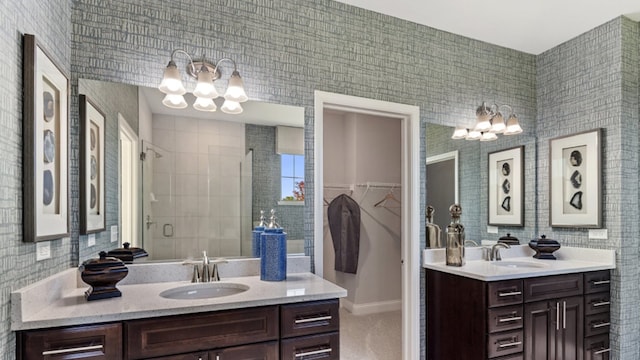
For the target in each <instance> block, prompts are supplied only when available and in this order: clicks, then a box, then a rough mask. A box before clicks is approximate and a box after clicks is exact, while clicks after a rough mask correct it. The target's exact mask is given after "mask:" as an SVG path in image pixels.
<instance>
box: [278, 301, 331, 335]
mask: <svg viewBox="0 0 640 360" xmlns="http://www.w3.org/2000/svg"><path fill="white" fill-rule="evenodd" d="M339 305H340V303H339V302H338V299H333V300H328V301H315V302H310V303H303V304H287V305H282V306H281V308H280V324H281V328H280V334H281V337H282V338H289V337H293V336H303V335H311V334H318V333H323V332H330V331H338V330H339V329H340V318H339V314H338V309H339Z"/></svg>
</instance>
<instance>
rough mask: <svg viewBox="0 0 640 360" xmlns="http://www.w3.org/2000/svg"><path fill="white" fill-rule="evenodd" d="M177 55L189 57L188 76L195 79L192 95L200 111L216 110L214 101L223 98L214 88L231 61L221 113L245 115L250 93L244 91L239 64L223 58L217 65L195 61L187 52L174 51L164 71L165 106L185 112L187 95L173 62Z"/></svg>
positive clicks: (161, 88)
mask: <svg viewBox="0 0 640 360" xmlns="http://www.w3.org/2000/svg"><path fill="white" fill-rule="evenodd" d="M177 53H180V54H184V55H185V56H186V57H187V58H188V63H187V66H186V72H187V74H188V75H189V76H190V77H192V78H194V79H196V80H197V83H196V87H195V89H194V90H193V95H194V96H195V97H196V100H195V102H194V103H193V107H194V109H196V110H200V111H216V109H217V106H216V104H215V103H214V102H213V99H215V98H217V97H219V96H220V94H219V93H218V90H217V89H216V87H215V86H214V83H215V81H216V80H218V79H220V78H221V77H222V72H221V71H220V64H221V63H222V62H224V61H228V62H231V63H232V64H233V73H231V77H229V82H228V84H227V91H226V92H225V94H224V103H223V104H222V107H221V108H220V110H222V112H224V113H227V114H240V113H242V106H241V105H240V103H243V102H245V101H247V100H248V97H247V94H246V93H245V92H244V84H243V82H242V78H241V77H240V73H239V72H238V69H237V67H236V62H235V61H233V60H232V59H229V58H223V59H220V60H218V61H217V62H216V63H215V65H214V64H213V63H209V62H207V61H205V60H204V56H203V58H202V60H201V61H194V60H193V58H192V57H191V55H189V54H188V53H187V52H186V51H184V50H180V49H178V50H174V51H173V52H172V53H171V60H170V61H169V64H168V65H167V67H166V68H165V70H164V76H163V78H162V82H161V83H160V86H159V87H158V89H160V91H162V92H163V93H165V94H166V95H165V97H164V99H163V100H162V103H163V104H164V105H165V106H167V107H170V108H172V109H184V108H186V107H187V106H188V105H187V102H186V101H185V99H184V94H186V93H187V91H186V89H185V88H184V85H183V84H182V79H181V75H180V71H179V70H178V66H177V65H176V62H175V61H174V57H175V55H176V54H177Z"/></svg>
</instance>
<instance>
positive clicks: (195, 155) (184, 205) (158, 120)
mask: <svg viewBox="0 0 640 360" xmlns="http://www.w3.org/2000/svg"><path fill="white" fill-rule="evenodd" d="M153 143H154V145H156V146H158V147H159V148H160V153H161V154H162V158H159V159H154V164H153V179H154V183H153V192H154V195H155V197H156V199H157V202H153V203H152V208H151V210H152V212H153V216H154V218H155V221H156V224H155V225H153V226H155V227H156V228H155V229H154V231H153V233H154V235H153V245H152V248H151V254H153V255H154V256H157V257H159V258H180V259H184V258H189V257H199V256H201V253H202V251H203V250H206V251H207V254H209V255H211V256H219V255H220V254H224V255H225V256H232V255H233V256H236V255H240V241H238V239H239V238H240V204H239V202H238V201H237V198H238V194H239V193H240V162H241V161H242V159H243V158H244V148H245V145H244V144H245V137H244V125H243V124H237V123H232V122H226V121H216V120H201V119H200V120H199V119H192V118H180V117H174V116H167V115H154V117H153ZM165 224H169V226H167V225H165ZM165 228H167V231H164V229H165ZM171 228H172V229H173V236H166V235H169V233H170V232H171V231H170V229H171Z"/></svg>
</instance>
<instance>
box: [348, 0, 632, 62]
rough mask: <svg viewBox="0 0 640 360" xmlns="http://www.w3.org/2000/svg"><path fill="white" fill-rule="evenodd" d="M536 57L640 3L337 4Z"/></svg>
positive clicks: (473, 0)
mask: <svg viewBox="0 0 640 360" xmlns="http://www.w3.org/2000/svg"><path fill="white" fill-rule="evenodd" d="M337 1H339V2H342V3H346V4H351V5H354V6H357V7H361V8H364V9H368V10H372V11H375V12H379V13H383V14H387V15H391V16H394V17H397V18H401V19H405V20H409V21H413V22H415V23H418V24H423V25H427V26H430V27H433V28H436V29H440V30H444V31H448V32H451V33H454V34H458V35H463V36H466V37H469V38H472V39H477V40H481V41H484V42H488V43H491V44H496V45H500V46H504V47H507V48H511V49H515V50H520V51H523V52H526V53H529V54H534V55H538V54H540V53H542V52H544V51H546V50H548V49H551V48H553V47H555V46H556V45H559V44H561V43H563V42H565V41H567V40H569V39H572V38H574V37H576V36H578V35H580V34H582V33H584V32H586V31H588V30H591V29H593V28H595V27H597V26H598V25H602V24H604V23H606V22H607V21H609V20H612V19H614V18H616V17H618V16H620V15H626V16H627V17H629V18H631V19H633V20H635V21H640V0H482V1H480V0H393V1H392V0H337Z"/></svg>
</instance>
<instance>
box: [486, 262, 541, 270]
mask: <svg viewBox="0 0 640 360" xmlns="http://www.w3.org/2000/svg"><path fill="white" fill-rule="evenodd" d="M491 264H492V265H494V266H500V267H507V268H516V269H532V268H545V267H549V265H547V264H541V263H537V262H532V261H495V262H492V263H491Z"/></svg>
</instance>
